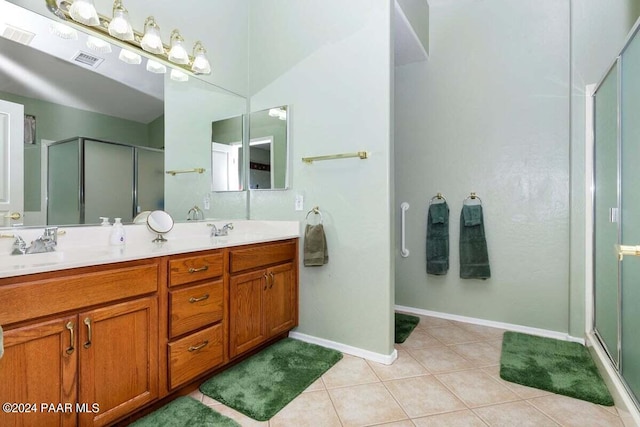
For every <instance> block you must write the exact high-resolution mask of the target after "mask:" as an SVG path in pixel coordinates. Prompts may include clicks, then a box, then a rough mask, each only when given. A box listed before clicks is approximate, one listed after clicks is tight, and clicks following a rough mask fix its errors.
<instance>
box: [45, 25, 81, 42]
mask: <svg viewBox="0 0 640 427" xmlns="http://www.w3.org/2000/svg"><path fill="white" fill-rule="evenodd" d="M49 31H50V32H51V34H55V35H56V36H58V37H60V38H61V39H65V40H78V32H77V31H76V30H75V29H73V28H71V27H70V26H68V25H65V24H62V23H60V22H52V23H51V26H50V27H49Z"/></svg>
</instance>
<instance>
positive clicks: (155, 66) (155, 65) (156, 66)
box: [147, 59, 167, 74]
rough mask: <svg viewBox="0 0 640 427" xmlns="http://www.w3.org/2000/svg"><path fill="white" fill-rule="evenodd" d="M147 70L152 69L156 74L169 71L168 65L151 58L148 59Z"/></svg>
mask: <svg viewBox="0 0 640 427" xmlns="http://www.w3.org/2000/svg"><path fill="white" fill-rule="evenodd" d="M147 71H150V72H152V73H156V74H164V73H166V72H167V67H165V66H164V65H162V64H161V63H159V62H156V61H153V60H151V59H147Z"/></svg>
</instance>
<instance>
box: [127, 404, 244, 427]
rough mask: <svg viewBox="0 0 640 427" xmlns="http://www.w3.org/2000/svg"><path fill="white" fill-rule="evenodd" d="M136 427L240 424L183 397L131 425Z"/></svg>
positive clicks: (223, 426) (203, 426)
mask: <svg viewBox="0 0 640 427" xmlns="http://www.w3.org/2000/svg"><path fill="white" fill-rule="evenodd" d="M130 426H134V427H192V426H198V427H213V426H216V427H240V424H238V423H237V422H235V421H234V420H232V419H231V418H227V417H225V416H224V415H221V414H219V413H217V412H216V411H214V410H213V409H211V408H210V407H208V406H207V405H205V404H203V403H200V402H198V401H197V400H195V399H193V398H191V397H188V396H182V397H178V398H177V399H175V400H174V401H172V402H170V403H168V404H166V405H165V406H163V407H162V408H160V409H158V410H157V411H154V412H152V413H150V414H149V415H147V416H145V417H144V418H140V419H139V420H138V421H136V422H134V423H133V424H130Z"/></svg>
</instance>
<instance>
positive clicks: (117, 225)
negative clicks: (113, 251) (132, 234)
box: [109, 218, 125, 246]
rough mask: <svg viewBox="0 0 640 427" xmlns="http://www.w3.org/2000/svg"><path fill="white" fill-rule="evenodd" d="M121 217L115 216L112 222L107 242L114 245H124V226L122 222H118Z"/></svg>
mask: <svg viewBox="0 0 640 427" xmlns="http://www.w3.org/2000/svg"><path fill="white" fill-rule="evenodd" d="M120 220H121V218H115V222H114V223H113V227H112V228H111V237H110V239H109V242H110V243H111V244H112V245H114V246H120V245H124V241H125V236H124V226H123V225H122V222H120Z"/></svg>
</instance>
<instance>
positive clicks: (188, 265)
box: [169, 251, 224, 286]
mask: <svg viewBox="0 0 640 427" xmlns="http://www.w3.org/2000/svg"><path fill="white" fill-rule="evenodd" d="M222 254H223V252H222V251H216V252H212V253H209V254H205V255H202V254H198V255H193V256H186V257H173V258H171V260H170V261H169V286H177V285H182V284H185V283H190V282H195V281H198V280H204V279H213V278H214V277H219V276H222V272H223V271H224V261H223V255H222Z"/></svg>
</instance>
